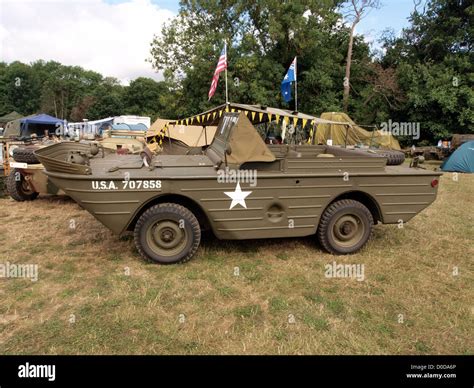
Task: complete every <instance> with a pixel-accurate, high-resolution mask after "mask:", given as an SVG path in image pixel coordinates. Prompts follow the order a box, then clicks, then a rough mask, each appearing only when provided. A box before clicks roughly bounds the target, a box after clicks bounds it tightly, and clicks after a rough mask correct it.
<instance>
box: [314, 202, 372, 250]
mask: <svg viewBox="0 0 474 388" xmlns="http://www.w3.org/2000/svg"><path fill="white" fill-rule="evenodd" d="M373 225H374V219H373V217H372V214H371V213H370V211H369V209H367V208H366V207H365V206H364V205H363V204H362V203H360V202H358V201H354V200H352V199H342V200H340V201H337V202H334V203H332V204H331V205H330V206H329V207H328V208H327V209H326V210H325V211H324V213H323V215H322V216H321V220H320V222H319V227H318V232H317V236H318V240H319V242H320V243H321V245H322V246H323V248H324V249H325V250H327V251H328V252H329V253H332V254H335V255H345V254H350V253H355V252H357V251H358V250H359V249H361V248H362V247H363V246H364V244H365V243H366V242H367V240H368V239H369V238H370V235H371V233H372V227H373Z"/></svg>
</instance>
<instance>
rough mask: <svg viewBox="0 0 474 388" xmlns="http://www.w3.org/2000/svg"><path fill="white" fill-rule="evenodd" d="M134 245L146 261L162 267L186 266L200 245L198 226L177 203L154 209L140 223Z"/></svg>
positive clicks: (135, 231) (141, 218)
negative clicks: (181, 264) (163, 265)
mask: <svg viewBox="0 0 474 388" xmlns="http://www.w3.org/2000/svg"><path fill="white" fill-rule="evenodd" d="M134 238H135V245H136V246H137V249H138V252H140V255H141V256H142V257H143V258H144V259H146V260H152V261H154V262H157V263H161V264H175V263H185V262H186V261H189V260H190V259H191V258H192V257H193V255H194V254H195V253H196V251H197V249H198V247H199V243H200V242H201V228H200V226H199V222H198V220H197V219H196V217H195V216H194V214H193V213H191V212H190V211H189V210H188V209H186V208H185V207H183V206H181V205H177V204H174V203H162V204H159V205H155V206H152V207H151V208H149V209H148V210H147V211H145V212H144V213H143V214H142V215H141V216H140V218H139V219H138V222H137V224H136V225H135V230H134Z"/></svg>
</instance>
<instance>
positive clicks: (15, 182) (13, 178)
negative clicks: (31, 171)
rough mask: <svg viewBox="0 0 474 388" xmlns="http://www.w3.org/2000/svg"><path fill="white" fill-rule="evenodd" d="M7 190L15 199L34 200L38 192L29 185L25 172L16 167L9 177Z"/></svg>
mask: <svg viewBox="0 0 474 388" xmlns="http://www.w3.org/2000/svg"><path fill="white" fill-rule="evenodd" d="M7 191H8V194H9V195H10V197H12V198H13V199H14V200H15V201H19V202H22V201H33V200H34V199H36V197H38V193H37V192H36V191H35V190H34V189H33V188H32V187H31V186H30V185H29V183H28V181H27V180H26V179H25V177H24V176H23V174H22V173H21V172H20V171H19V170H18V169H16V168H14V169H13V170H11V171H10V174H9V175H8V177H7Z"/></svg>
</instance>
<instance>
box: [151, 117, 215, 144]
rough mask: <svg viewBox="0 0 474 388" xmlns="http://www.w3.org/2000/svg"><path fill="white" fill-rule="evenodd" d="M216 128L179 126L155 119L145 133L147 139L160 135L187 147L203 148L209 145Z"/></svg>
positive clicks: (169, 121)
mask: <svg viewBox="0 0 474 388" xmlns="http://www.w3.org/2000/svg"><path fill="white" fill-rule="evenodd" d="M216 130H217V127H216V126H206V127H204V126H201V125H180V124H177V123H176V122H172V121H171V120H166V119H160V118H159V119H157V120H156V121H155V122H154V123H153V124H152V126H151V127H150V129H149V130H148V132H147V135H146V136H147V138H150V137H155V136H157V135H160V134H162V135H163V137H168V136H169V137H170V138H171V139H174V140H178V141H180V142H182V143H184V144H185V145H187V146H188V147H203V146H206V145H209V144H211V142H212V139H213V138H214V134H215V133H216Z"/></svg>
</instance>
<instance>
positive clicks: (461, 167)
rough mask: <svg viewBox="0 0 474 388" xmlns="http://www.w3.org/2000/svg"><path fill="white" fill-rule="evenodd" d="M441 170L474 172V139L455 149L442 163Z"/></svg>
mask: <svg viewBox="0 0 474 388" xmlns="http://www.w3.org/2000/svg"><path fill="white" fill-rule="evenodd" d="M441 170H443V171H452V172H467V173H474V141H468V142H467V143H464V144H463V145H462V146H461V147H459V148H458V149H457V150H456V151H454V152H453V154H452V155H451V156H450V157H449V159H448V160H446V161H445V162H444V163H443V164H442V165H441Z"/></svg>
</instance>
